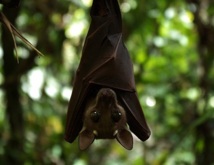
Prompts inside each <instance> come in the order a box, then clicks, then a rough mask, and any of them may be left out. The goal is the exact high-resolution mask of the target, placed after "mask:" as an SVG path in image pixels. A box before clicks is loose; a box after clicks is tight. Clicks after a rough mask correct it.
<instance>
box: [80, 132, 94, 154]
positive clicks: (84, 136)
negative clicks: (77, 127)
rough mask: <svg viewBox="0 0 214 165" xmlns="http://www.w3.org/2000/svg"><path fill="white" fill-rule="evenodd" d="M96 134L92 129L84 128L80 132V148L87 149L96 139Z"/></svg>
mask: <svg viewBox="0 0 214 165" xmlns="http://www.w3.org/2000/svg"><path fill="white" fill-rule="evenodd" d="M94 139H95V135H94V134H93V132H92V131H89V130H87V129H83V130H82V131H81V132H80V134H79V148H80V150H85V149H87V148H88V147H89V146H90V145H91V144H92V143H93V141H94Z"/></svg>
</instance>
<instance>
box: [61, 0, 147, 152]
mask: <svg viewBox="0 0 214 165" xmlns="http://www.w3.org/2000/svg"><path fill="white" fill-rule="evenodd" d="M90 15H91V18H92V20H91V25H90V28H89V31H88V34H87V36H86V39H85V43H84V46H83V51H82V57H81V61H80V64H79V67H78V69H77V72H76V75H75V80H74V85H73V91H72V95H71V99H70V101H69V105H68V112H67V119H66V130H65V131H66V132H65V140H66V141H68V142H73V141H74V140H75V139H76V137H77V136H78V134H79V133H80V132H81V130H83V127H84V124H85V123H84V122H86V121H84V120H85V119H86V118H84V115H85V114H84V110H85V109H87V108H88V107H90V106H89V105H88V101H89V100H90V99H91V98H95V97H97V94H98V93H99V91H100V90H101V89H102V88H109V89H111V90H113V91H114V92H115V93H116V96H117V99H118V100H119V102H120V105H121V106H122V107H123V109H124V111H125V114H126V119H125V121H126V122H127V123H128V125H129V128H130V130H131V131H132V132H133V133H134V134H135V135H136V136H137V137H138V138H139V139H141V140H142V141H145V140H146V139H148V138H149V136H150V130H149V128H148V126H147V123H146V120H145V117H144V114H143V110H142V108H141V106H140V103H139V100H138V98H137V94H136V90H135V81H134V74H133V66H132V62H131V60H130V57H129V53H128V51H127V49H126V47H125V45H124V43H123V41H122V20H121V13H120V8H119V5H118V2H117V0H93V4H92V7H91V12H90ZM122 125H124V124H122ZM103 129H105V128H103ZM119 142H120V141H119ZM85 146H87V145H85ZM83 148H84V147H83ZM125 148H126V147H125Z"/></svg>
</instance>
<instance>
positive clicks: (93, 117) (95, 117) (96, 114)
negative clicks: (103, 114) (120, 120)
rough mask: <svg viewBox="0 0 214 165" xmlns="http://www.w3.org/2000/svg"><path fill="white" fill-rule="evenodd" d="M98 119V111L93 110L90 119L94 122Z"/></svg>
mask: <svg viewBox="0 0 214 165" xmlns="http://www.w3.org/2000/svg"><path fill="white" fill-rule="evenodd" d="M99 119H100V113H99V112H97V111H94V112H92V113H91V120H92V121H93V122H95V123H96V122H98V121H99Z"/></svg>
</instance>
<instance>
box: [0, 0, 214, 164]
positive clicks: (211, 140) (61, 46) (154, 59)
mask: <svg viewBox="0 0 214 165" xmlns="http://www.w3.org/2000/svg"><path fill="white" fill-rule="evenodd" d="M90 5H91V0H65V1H60V0H55V1H52V0H36V1H29V0H21V3H20V5H19V7H18V8H11V9H10V8H6V7H3V5H1V6H0V11H1V12H3V13H4V14H5V15H6V16H7V18H8V19H9V20H10V21H11V23H12V24H14V25H15V27H17V29H19V31H21V32H22V34H23V36H24V37H26V38H27V39H28V40H29V41H30V42H31V43H33V45H35V47H37V48H38V49H39V50H40V51H41V52H42V53H43V54H44V55H45V56H38V55H37V53H36V52H35V51H33V50H31V49H29V48H28V47H26V46H25V45H24V44H23V42H21V41H20V40H18V39H17V45H18V49H17V51H18V57H19V63H18V62H17V59H16V57H15V54H14V45H13V41H12V37H11V34H10V33H9V31H8V30H7V29H6V28H5V26H4V25H3V24H0V38H1V39H0V71H1V72H0V164H17V165H19V164H24V165H33V164H34V165H37V164H38V165H40V164H45V165H48V164H50V165H52V164H56V165H67V164H73V165H92V164H93V165H98V164H99V165H100V162H102V165H114V164H115V165H162V164H163V165H204V164H206V165H213V164H214V156H213V153H214V63H213V60H214V1H213V0H179V1H178V0H170V1H167V0H159V1H157V0H149V1H145V0H120V7H121V11H122V17H123V34H124V41H125V44H126V46H127V48H128V50H129V52H130V55H131V58H132V60H133V64H134V73H135V79H136V87H137V91H138V96H139V99H140V102H141V105H142V107H143V109H144V113H145V116H146V119H147V121H148V124H149V127H150V128H151V131H152V135H151V137H150V139H149V140H148V141H146V142H141V141H139V140H138V139H137V138H134V148H133V150H131V151H126V150H125V149H123V148H122V147H121V146H120V145H119V144H118V143H117V142H115V141H108V140H107V141H103V140H99V141H96V142H95V143H94V144H93V145H92V146H91V147H90V149H89V150H87V151H84V152H82V151H80V150H79V149H78V144H77V141H75V143H73V144H69V143H67V142H65V141H64V139H63V136H64V128H65V119H66V112H67V106H68V101H69V98H70V95H71V91H72V82H73V78H74V73H75V71H76V69H77V67H78V63H79V60H80V57H81V51H82V45H83V42H84V39H85V36H86V34H87V30H88V27H89V24H90V16H89V9H90Z"/></svg>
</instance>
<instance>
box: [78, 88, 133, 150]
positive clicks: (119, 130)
mask: <svg viewBox="0 0 214 165" xmlns="http://www.w3.org/2000/svg"><path fill="white" fill-rule="evenodd" d="M114 138H116V139H117V141H118V142H119V143H120V144H121V145H122V146H123V147H125V148H126V149H128V150H130V149H132V147H133V138H132V134H131V133H130V132H129V130H128V127H127V120H126V112H125V110H124V108H123V107H122V106H121V105H120V104H119V102H118V100H117V95H116V93H115V92H114V91H113V90H112V89H110V88H101V89H100V90H99V92H98V93H97V95H96V97H94V98H91V99H89V100H88V102H87V103H86V107H85V110H84V117H83V128H82V130H81V131H80V134H79V148H80V149H81V150H85V149H86V148H88V147H89V145H90V144H92V143H93V141H94V139H114Z"/></svg>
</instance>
